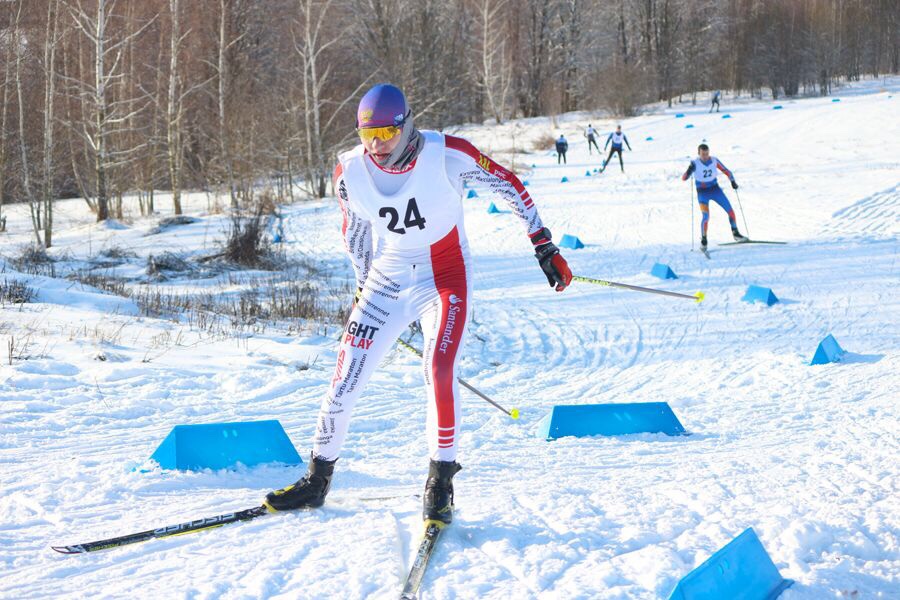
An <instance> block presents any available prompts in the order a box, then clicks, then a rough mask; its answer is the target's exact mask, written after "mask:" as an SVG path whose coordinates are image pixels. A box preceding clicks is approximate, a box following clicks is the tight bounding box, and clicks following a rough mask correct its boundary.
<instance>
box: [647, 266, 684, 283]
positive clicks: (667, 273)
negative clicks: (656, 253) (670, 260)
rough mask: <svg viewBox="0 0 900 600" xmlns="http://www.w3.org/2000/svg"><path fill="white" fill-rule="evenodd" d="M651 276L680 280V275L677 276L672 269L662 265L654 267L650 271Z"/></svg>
mask: <svg viewBox="0 0 900 600" xmlns="http://www.w3.org/2000/svg"><path fill="white" fill-rule="evenodd" d="M650 274H651V275H653V276H654V277H659V278H660V279H678V275H676V274H675V271H673V270H672V267H670V266H669V265H664V264H662V263H656V264H655V265H653V268H652V269H650Z"/></svg>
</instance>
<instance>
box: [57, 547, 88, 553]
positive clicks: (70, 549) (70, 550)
mask: <svg viewBox="0 0 900 600" xmlns="http://www.w3.org/2000/svg"><path fill="white" fill-rule="evenodd" d="M50 548H51V549H52V550H54V551H56V552H59V553H60V554H81V553H82V552H84V550H79V549H78V548H76V547H74V546H50Z"/></svg>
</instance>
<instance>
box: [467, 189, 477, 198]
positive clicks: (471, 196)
mask: <svg viewBox="0 0 900 600" xmlns="http://www.w3.org/2000/svg"><path fill="white" fill-rule="evenodd" d="M477 197H478V194H476V193H475V190H469V193H468V194H466V198H477Z"/></svg>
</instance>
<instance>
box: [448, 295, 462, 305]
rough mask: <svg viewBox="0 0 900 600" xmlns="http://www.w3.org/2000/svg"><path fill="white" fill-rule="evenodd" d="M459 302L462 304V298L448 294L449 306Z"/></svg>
mask: <svg viewBox="0 0 900 600" xmlns="http://www.w3.org/2000/svg"><path fill="white" fill-rule="evenodd" d="M460 302H462V298H460V297H459V296H457V295H456V294H450V304H459V303H460Z"/></svg>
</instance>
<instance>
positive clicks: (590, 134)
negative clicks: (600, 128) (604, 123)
mask: <svg viewBox="0 0 900 600" xmlns="http://www.w3.org/2000/svg"><path fill="white" fill-rule="evenodd" d="M584 137H586V138H587V141H588V154H593V151H591V146H593V147H594V148H596V149H597V154H600V146H598V145H597V130H596V129H594V128H593V126H591V124H590V123H588V126H587V129H585V130H584Z"/></svg>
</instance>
